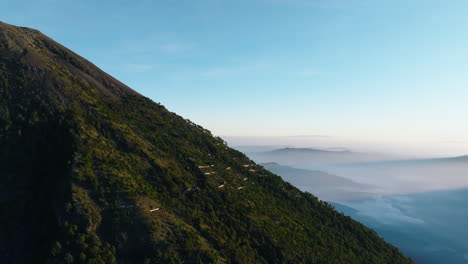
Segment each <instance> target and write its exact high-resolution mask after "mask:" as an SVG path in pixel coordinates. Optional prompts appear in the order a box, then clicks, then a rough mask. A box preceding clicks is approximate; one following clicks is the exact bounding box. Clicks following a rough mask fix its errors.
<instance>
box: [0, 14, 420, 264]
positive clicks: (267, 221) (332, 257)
mask: <svg viewBox="0 0 468 264" xmlns="http://www.w3.org/2000/svg"><path fill="white" fill-rule="evenodd" d="M0 55H1V56H0V190H1V193H2V196H1V197H0V215H1V216H2V217H0V226H1V229H0V257H1V258H2V259H3V260H4V261H5V263H336V262H346V263H363V262H369V263H412V261H411V260H409V259H408V258H406V257H405V256H403V255H402V254H401V253H400V252H399V251H398V250H397V249H396V248H395V247H393V246H391V245H389V244H387V243H385V242H384V241H383V240H382V239H381V238H380V237H378V236H377V235H376V234H375V232H373V231H371V230H369V229H367V228H365V227H364V226H363V225H361V224H359V223H357V222H355V221H352V220H350V219H349V218H347V217H345V216H343V215H342V214H339V213H337V212H336V211H334V210H333V209H332V208H331V207H330V206H329V205H328V204H326V203H324V202H321V201H319V200H318V199H317V198H316V197H314V196H312V195H310V194H305V193H302V192H300V191H299V190H298V189H297V188H295V187H293V186H291V185H290V184H287V183H285V182H284V181H282V180H281V178H280V177H279V176H276V175H274V174H272V173H270V172H269V171H266V170H264V169H263V168H262V167H260V166H258V165H256V164H255V163H254V162H253V161H251V160H250V159H248V158H247V157H246V156H245V155H243V154H242V153H240V152H238V151H235V150H233V149H231V148H229V147H228V146H227V145H226V143H225V142H224V141H223V140H222V139H220V138H217V137H213V136H212V135H211V133H210V132H209V131H208V130H206V129H204V128H202V127H200V126H198V125H196V124H194V123H192V122H190V121H189V120H186V119H183V118H182V117H180V116H178V115H176V114H174V113H171V112H169V111H168V110H166V109H165V108H164V107H163V106H161V105H159V104H156V103H154V102H153V101H151V100H150V99H148V98H146V97H144V96H141V95H139V94H138V93H137V92H135V91H133V90H132V89H130V88H129V87H127V86H126V85H124V84H122V83H120V82H119V81H117V80H116V79H114V78H113V77H111V76H110V75H108V74H106V73H104V72H103V71H102V70H100V69H98V68H97V67H96V66H95V65H93V64H92V63H90V62H89V61H87V60H86V59H84V58H82V57H80V56H79V55H77V54H75V53H73V52H72V51H70V50H68V49H66V48H65V47H63V46H61V45H60V44H58V43H56V42H55V41H53V40H51V39H50V38H48V37H46V36H45V35H43V34H41V33H40V32H39V31H37V30H32V29H28V28H19V27H15V26H11V25H7V24H5V23H0Z"/></svg>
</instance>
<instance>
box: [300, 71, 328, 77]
mask: <svg viewBox="0 0 468 264" xmlns="http://www.w3.org/2000/svg"><path fill="white" fill-rule="evenodd" d="M322 74H323V72H319V71H314V70H302V71H299V72H297V75H299V76H301V77H315V76H319V75H322Z"/></svg>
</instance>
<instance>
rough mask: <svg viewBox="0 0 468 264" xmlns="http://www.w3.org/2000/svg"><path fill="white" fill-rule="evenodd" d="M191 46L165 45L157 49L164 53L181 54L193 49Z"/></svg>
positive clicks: (179, 44)
mask: <svg viewBox="0 0 468 264" xmlns="http://www.w3.org/2000/svg"><path fill="white" fill-rule="evenodd" d="M193 46H194V45H193V44H183V43H166V44H163V45H161V46H160V47H159V49H160V50H161V51H163V52H166V53H183V52H187V51H190V50H192V49H193Z"/></svg>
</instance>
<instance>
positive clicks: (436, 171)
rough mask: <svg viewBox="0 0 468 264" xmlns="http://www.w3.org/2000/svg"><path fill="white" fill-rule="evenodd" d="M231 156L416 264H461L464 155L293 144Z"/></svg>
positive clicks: (467, 178)
mask: <svg viewBox="0 0 468 264" xmlns="http://www.w3.org/2000/svg"><path fill="white" fill-rule="evenodd" d="M322 141H323V139H322ZM279 142H280V141H279ZM289 143H291V142H289ZM317 145H319V144H315V146H317ZM306 146H307V145H306ZM237 149H239V150H240V151H243V152H244V153H246V154H247V155H248V156H249V157H250V158H252V159H253V160H254V161H256V162H259V163H262V165H263V166H264V167H265V168H266V169H268V170H270V171H272V172H274V173H276V174H278V175H280V176H281V177H283V179H285V180H286V181H289V182H290V183H292V184H293V185H295V186H296V187H298V188H300V189H301V190H302V191H307V192H310V193H312V194H314V195H316V196H317V197H319V198H320V199H322V200H325V201H328V202H330V203H331V204H332V205H333V206H335V208H336V209H337V210H338V211H340V212H342V213H343V214H345V215H348V216H351V217H352V218H354V219H355V220H357V221H359V222H361V223H363V224H365V225H367V226H369V227H371V228H372V229H374V230H375V231H377V232H378V233H379V235H381V236H382V237H383V238H384V239H385V240H387V241H388V242H390V243H392V244H394V245H395V246H397V247H398V248H400V250H402V251H403V252H404V253H405V254H407V255H408V256H410V257H412V258H413V259H414V260H415V261H417V262H418V263H429V264H440V263H453V264H458V263H460V264H461V263H468V243H466V241H465V238H466V237H467V235H468V228H467V227H468V226H467V224H466V223H468V211H467V210H466V208H468V157H467V156H461V155H454V156H453V157H449V156H439V155H438V154H440V153H434V154H433V155H430V153H427V152H426V153H424V154H422V155H418V154H417V153H416V152H413V153H401V154H396V153H397V152H392V153H388V154H387V153H385V152H384V149H383V148H382V149H378V147H375V148H373V150H374V152H366V151H363V150H362V149H359V150H354V149H352V148H349V147H348V146H347V147H341V146H340V147H333V146H326V145H322V146H321V147H304V146H298V145H294V144H277V145H274V144H270V145H267V144H265V145H260V146H258V145H257V146H256V145H248V144H244V145H243V146H241V147H237ZM379 150H380V151H379ZM453 154H460V153H459V152H457V151H454V152H453Z"/></svg>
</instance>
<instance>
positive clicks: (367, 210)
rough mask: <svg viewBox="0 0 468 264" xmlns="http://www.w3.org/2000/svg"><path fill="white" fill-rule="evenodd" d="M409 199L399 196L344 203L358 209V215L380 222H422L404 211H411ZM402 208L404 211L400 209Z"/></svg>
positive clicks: (387, 223) (419, 223) (388, 223)
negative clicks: (396, 197)
mask: <svg viewBox="0 0 468 264" xmlns="http://www.w3.org/2000/svg"><path fill="white" fill-rule="evenodd" d="M410 201H411V200H410V198H409V197H404V198H403V197H400V198H399V199H389V198H376V199H370V200H366V201H363V202H361V203H359V204H355V203H353V204H346V205H347V206H350V207H352V208H354V209H356V210H358V211H359V213H358V214H359V215H362V216H366V217H371V218H373V219H375V220H376V221H378V222H379V223H381V224H386V225H399V224H402V223H409V224H417V225H421V224H424V223H425V222H424V220H422V219H419V218H416V217H413V216H410V215H408V214H407V213H406V212H405V211H411V210H410V209H411V206H410V205H409V202H410ZM344 204H345V203H344ZM403 208H404V210H405V211H403V210H402V209H403Z"/></svg>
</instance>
